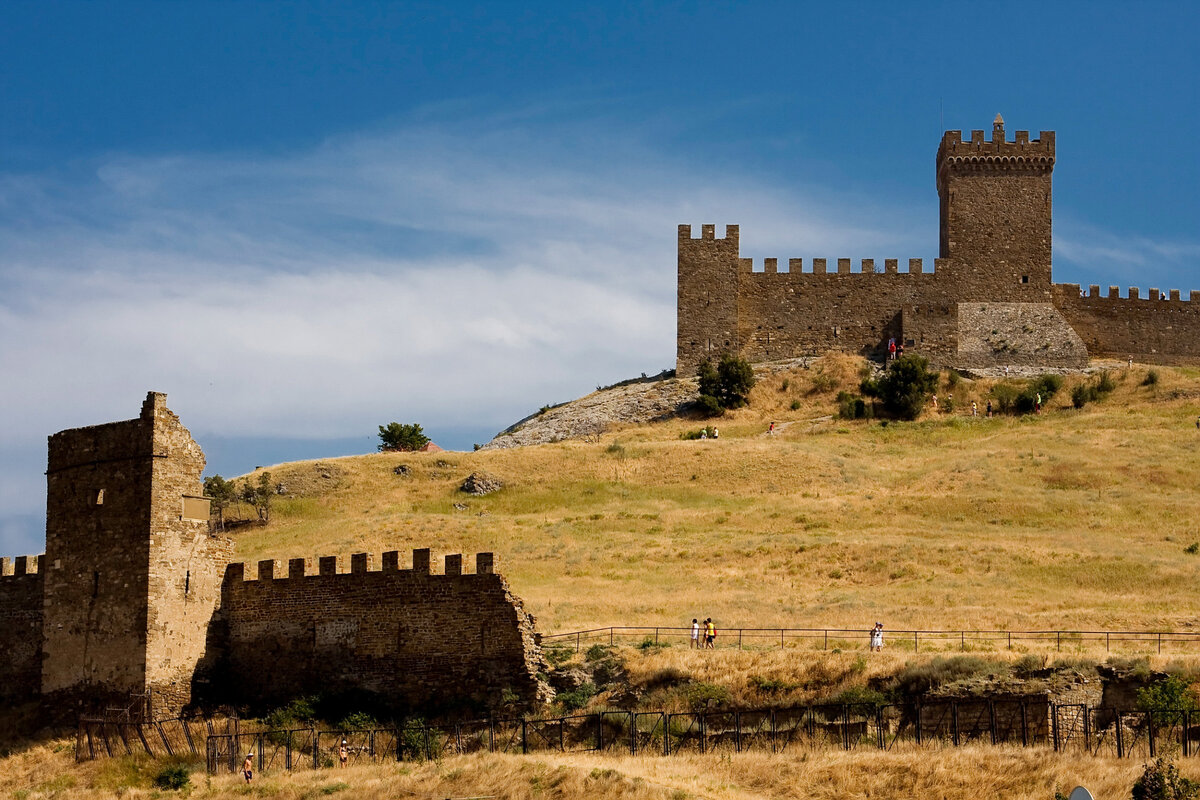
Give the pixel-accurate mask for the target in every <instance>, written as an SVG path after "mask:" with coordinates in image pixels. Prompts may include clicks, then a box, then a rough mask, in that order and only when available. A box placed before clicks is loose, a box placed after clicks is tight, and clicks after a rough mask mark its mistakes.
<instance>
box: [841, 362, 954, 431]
mask: <svg viewBox="0 0 1200 800" xmlns="http://www.w3.org/2000/svg"><path fill="white" fill-rule="evenodd" d="M937 380H938V374H937V373H936V372H930V371H929V362H928V361H926V360H925V359H924V358H921V357H920V356H914V355H907V356H902V357H900V358H897V359H896V360H895V361H892V362H890V363H889V364H888V369H887V372H885V373H884V374H883V375H882V376H880V377H879V378H877V379H875V380H872V379H870V378H864V379H863V382H862V385H861V387H860V388H861V389H862V393H863V394H865V395H867V396H868V397H878V398H879V399H880V400H882V401H883V407H884V408H885V409H886V410H887V411H888V413H890V414H894V415H896V416H897V417H899V418H900V419H916V418H917V417H918V416H919V415H920V413H921V409H923V408H924V407H925V404H926V403H927V402H929V396H930V395H931V394H933V391H934V389H936V388H937Z"/></svg>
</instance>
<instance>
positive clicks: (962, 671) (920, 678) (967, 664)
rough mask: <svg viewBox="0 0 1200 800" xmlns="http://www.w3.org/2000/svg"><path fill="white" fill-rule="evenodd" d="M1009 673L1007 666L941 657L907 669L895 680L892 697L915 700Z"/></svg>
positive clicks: (909, 665)
mask: <svg viewBox="0 0 1200 800" xmlns="http://www.w3.org/2000/svg"><path fill="white" fill-rule="evenodd" d="M1009 669H1010V667H1009V665H1008V664H1006V663H1004V662H1001V661H991V660H988V659H985V658H980V657H979V656H952V657H950V658H943V657H942V656H938V657H937V658H934V659H933V660H932V661H928V662H924V663H919V664H908V665H906V666H905V667H904V669H903V670H901V671H900V672H898V673H897V674H896V675H895V676H894V677H893V678H892V680H891V683H890V685H889V686H888V693H889V694H890V695H891V696H892V697H895V698H896V699H898V700H911V699H913V698H916V697H920V696H921V695H923V694H925V693H926V692H928V691H931V690H933V689H936V688H938V687H939V686H945V685H946V684H949V683H955V682H957V681H961V680H966V679H968V678H976V677H979V676H981V675H988V674H991V675H1005V674H1007V673H1008V671H1009Z"/></svg>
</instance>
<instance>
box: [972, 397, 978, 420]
mask: <svg viewBox="0 0 1200 800" xmlns="http://www.w3.org/2000/svg"><path fill="white" fill-rule="evenodd" d="M971 416H972V417H978V416H979V404H978V403H976V402H975V401H974V400H972V401H971Z"/></svg>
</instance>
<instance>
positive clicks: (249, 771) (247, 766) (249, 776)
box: [242, 752, 254, 783]
mask: <svg viewBox="0 0 1200 800" xmlns="http://www.w3.org/2000/svg"><path fill="white" fill-rule="evenodd" d="M242 777H243V778H245V779H246V783H250V781H252V780H254V753H253V752H250V753H246V760H245V761H243V762H242Z"/></svg>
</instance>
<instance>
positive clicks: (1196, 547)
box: [1183, 542, 1200, 556]
mask: <svg viewBox="0 0 1200 800" xmlns="http://www.w3.org/2000/svg"><path fill="white" fill-rule="evenodd" d="M1183 552H1185V553H1187V554H1188V555H1189V556H1194V555H1196V554H1197V553H1200V542H1192V543H1191V544H1189V545H1188V546H1187V547H1185V548H1183Z"/></svg>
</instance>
